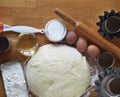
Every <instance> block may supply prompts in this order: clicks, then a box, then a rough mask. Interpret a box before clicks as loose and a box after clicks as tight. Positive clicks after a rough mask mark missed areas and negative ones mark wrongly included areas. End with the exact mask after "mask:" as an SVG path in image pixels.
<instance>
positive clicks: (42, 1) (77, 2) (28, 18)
mask: <svg viewBox="0 0 120 97" xmlns="http://www.w3.org/2000/svg"><path fill="white" fill-rule="evenodd" d="M55 8H60V9H61V10H63V11H65V12H67V13H68V14H69V15H71V16H72V17H73V18H75V19H76V20H78V21H82V22H84V23H86V24H87V25H89V26H90V27H91V28H93V29H94V30H95V31H96V33H97V29H98V27H97V26H96V22H97V21H98V16H99V15H102V14H103V12H104V10H107V11H110V10H111V9H114V10H116V11H120V1H119V0H0V21H1V22H4V23H5V24H8V25H27V26H33V27H36V28H44V26H45V24H46V23H47V22H48V21H49V20H50V19H54V18H57V19H61V18H59V17H58V16H57V15H55V14H54V9H55ZM61 20H62V19H61ZM64 23H65V24H66V26H67V28H68V31H69V30H70V29H74V28H73V27H72V26H71V25H69V24H68V23H66V22H64ZM0 35H5V36H7V37H8V39H9V40H10V44H11V48H10V50H9V51H8V52H6V53H4V54H0V63H4V62H8V61H12V60H20V61H21V62H23V61H24V60H25V59H26V58H25V57H23V56H22V55H21V54H19V52H18V51H17V49H16V47H15V45H16V40H17V36H18V34H16V33H13V32H5V33H2V34H0ZM37 37H38V40H39V45H40V46H42V45H45V44H47V43H49V41H48V40H47V39H46V38H45V36H44V35H40V34H37ZM119 41H120V40H114V41H112V42H113V43H115V44H116V45H117V46H119V47H120V42H119ZM117 61H119V60H117ZM119 65H120V64H119V62H117V64H116V66H118V67H119ZM0 97H5V92H4V88H3V83H2V78H1V75H0ZM91 97H97V96H96V95H95V93H94V94H92V95H91Z"/></svg>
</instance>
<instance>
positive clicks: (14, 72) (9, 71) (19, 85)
mask: <svg viewBox="0 0 120 97" xmlns="http://www.w3.org/2000/svg"><path fill="white" fill-rule="evenodd" d="M1 72H2V78H3V81H4V86H5V90H6V97H29V94H28V91H27V86H26V81H25V77H24V73H23V69H22V66H21V64H20V63H19V62H17V61H14V62H8V63H4V64H1Z"/></svg>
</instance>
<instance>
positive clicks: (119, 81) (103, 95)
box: [95, 67, 120, 97]
mask: <svg viewBox="0 0 120 97" xmlns="http://www.w3.org/2000/svg"><path fill="white" fill-rule="evenodd" d="M98 78H99V79H98V80H96V81H95V84H96V89H95V91H96V92H97V93H98V97H120V68H113V67H112V68H108V69H106V70H105V71H103V72H101V73H99V74H98Z"/></svg>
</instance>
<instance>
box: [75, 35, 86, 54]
mask: <svg viewBox="0 0 120 97" xmlns="http://www.w3.org/2000/svg"><path fill="white" fill-rule="evenodd" d="M76 48H77V50H78V51H80V52H85V51H86V50H87V41H86V40H85V39H84V38H82V37H80V38H78V40H77V44H76Z"/></svg>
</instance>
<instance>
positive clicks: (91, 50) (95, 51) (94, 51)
mask: <svg viewBox="0 0 120 97" xmlns="http://www.w3.org/2000/svg"><path fill="white" fill-rule="evenodd" d="M87 52H88V55H89V56H91V57H97V56H98V55H99V54H100V49H99V48H98V47H97V46H96V45H89V46H88V48H87Z"/></svg>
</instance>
